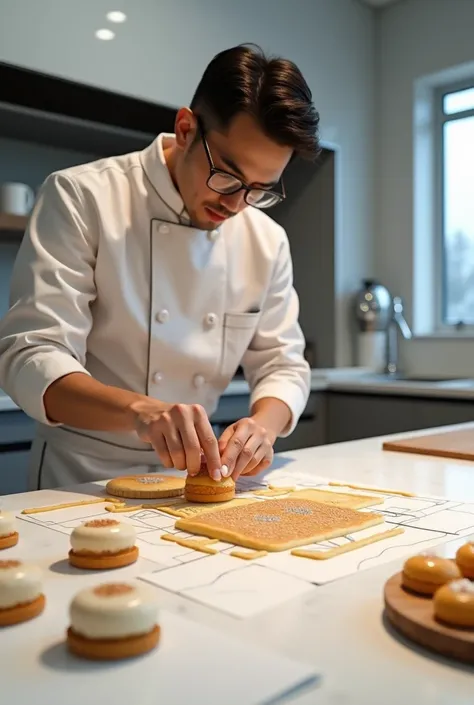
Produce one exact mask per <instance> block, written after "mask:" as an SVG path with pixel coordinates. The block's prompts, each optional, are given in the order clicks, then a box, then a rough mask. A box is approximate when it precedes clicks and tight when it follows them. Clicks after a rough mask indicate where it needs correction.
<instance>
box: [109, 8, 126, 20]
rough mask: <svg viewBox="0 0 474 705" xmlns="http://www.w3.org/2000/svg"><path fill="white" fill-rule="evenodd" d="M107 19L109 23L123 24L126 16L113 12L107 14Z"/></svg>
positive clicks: (118, 11) (116, 11)
mask: <svg viewBox="0 0 474 705" xmlns="http://www.w3.org/2000/svg"><path fill="white" fill-rule="evenodd" d="M107 19H108V20H109V22H125V20H126V19H127V15H126V14H125V12H120V10H113V11H112V12H108V13H107Z"/></svg>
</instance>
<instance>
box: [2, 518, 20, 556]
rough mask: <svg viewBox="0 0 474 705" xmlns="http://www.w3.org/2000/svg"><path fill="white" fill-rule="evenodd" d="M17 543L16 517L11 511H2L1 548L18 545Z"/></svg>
mask: <svg viewBox="0 0 474 705" xmlns="http://www.w3.org/2000/svg"><path fill="white" fill-rule="evenodd" d="M17 543H18V531H17V529H16V518H15V517H14V515H13V514H10V512H1V511H0V550H1V549H3V548H11V547H12V546H16V544H17Z"/></svg>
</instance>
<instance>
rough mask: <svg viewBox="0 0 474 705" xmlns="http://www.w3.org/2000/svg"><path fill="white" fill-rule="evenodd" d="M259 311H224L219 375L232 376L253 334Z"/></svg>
mask: <svg viewBox="0 0 474 705" xmlns="http://www.w3.org/2000/svg"><path fill="white" fill-rule="evenodd" d="M259 318H260V313H259V312H257V313H226V314H225V315H224V334H223V342H222V356H221V369H220V372H221V375H222V376H223V377H227V378H229V379H230V378H232V377H233V376H234V374H235V372H236V370H237V367H238V366H239V365H240V363H241V362H242V357H243V356H244V354H245V352H246V350H247V348H248V346H249V345H250V342H251V340H252V338H253V336H254V334H255V330H256V328H257V323H258V320H259Z"/></svg>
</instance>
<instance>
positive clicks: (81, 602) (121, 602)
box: [67, 581, 160, 660]
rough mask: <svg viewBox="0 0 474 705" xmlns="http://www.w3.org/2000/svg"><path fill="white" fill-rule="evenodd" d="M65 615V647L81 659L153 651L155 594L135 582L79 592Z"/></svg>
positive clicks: (157, 628) (156, 639)
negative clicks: (68, 621)
mask: <svg viewBox="0 0 474 705" xmlns="http://www.w3.org/2000/svg"><path fill="white" fill-rule="evenodd" d="M69 614H70V626H69V629H68V630H67V644H68V648H69V650H70V651H72V653H74V654H75V655H76V656H80V657H82V658H87V659H94V660H115V659H123V658H130V657H134V656H139V655H141V654H144V653H146V652H147V651H151V650H152V649H154V648H155V647H156V646H157V644H158V642H159V639H160V626H159V625H158V604H157V599H156V593H155V591H154V590H153V589H152V588H151V587H149V586H147V585H145V584H142V583H139V582H138V581H130V582H126V583H105V584H103V585H98V586H95V587H89V588H86V589H84V590H81V591H80V592H79V593H77V595H76V596H75V597H74V599H73V600H72V602H71V605H70V609H69Z"/></svg>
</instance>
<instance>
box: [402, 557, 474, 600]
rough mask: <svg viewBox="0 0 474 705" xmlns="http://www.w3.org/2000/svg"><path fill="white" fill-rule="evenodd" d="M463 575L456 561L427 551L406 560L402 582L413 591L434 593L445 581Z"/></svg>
mask: <svg viewBox="0 0 474 705" xmlns="http://www.w3.org/2000/svg"><path fill="white" fill-rule="evenodd" d="M461 577H462V573H461V571H460V569H459V568H458V566H457V565H456V563H455V561H453V560H451V559H449V558H442V557H440V556H437V555H436V554H434V553H429V552H427V553H420V554H419V555H417V556H412V557H411V558H408V560H406V561H405V564H404V566H403V572H402V583H403V586H404V587H405V588H407V589H408V590H411V591H412V592H415V593H418V594H420V595H433V594H434V593H435V592H436V590H437V589H438V588H440V587H441V586H442V585H444V584H445V583H447V582H449V581H450V580H455V579H456V578H461Z"/></svg>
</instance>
